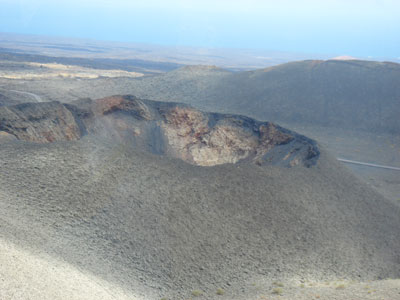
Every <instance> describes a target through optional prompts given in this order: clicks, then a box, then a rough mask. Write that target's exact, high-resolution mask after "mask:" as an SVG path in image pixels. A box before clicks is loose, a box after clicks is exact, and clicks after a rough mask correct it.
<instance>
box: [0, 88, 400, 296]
mask: <svg viewBox="0 0 400 300" xmlns="http://www.w3.org/2000/svg"><path fill="white" fill-rule="evenodd" d="M34 106H35V108H33V107H29V109H28V108H27V107H25V106H22V107H21V106H16V107H12V108H11V109H10V108H7V110H2V111H1V114H0V116H1V117H0V121H1V124H11V121H10V120H11V119H10V118H11V117H10V116H14V119H13V120H14V124H21V126H19V127H18V126H14V127H11V126H4V125H2V126H3V127H2V129H1V130H8V132H9V133H8V134H9V135H13V136H15V137H16V138H18V139H20V140H16V139H14V140H0V143H1V147H0V168H1V173H0V236H1V238H2V239H3V240H6V241H7V242H9V243H14V244H17V245H19V246H20V247H22V248H24V249H27V251H29V252H30V253H33V254H38V255H40V254H41V253H45V254H46V255H51V256H53V257H54V258H55V259H57V260H61V261H64V262H67V263H69V264H71V265H72V266H73V269H80V270H83V271H84V272H89V273H91V274H92V275H94V276H96V277H98V278H101V279H102V280H106V281H108V282H110V283H112V285H115V284H116V285H117V286H119V287H121V288H123V289H125V290H127V291H128V292H129V291H130V293H132V295H137V296H143V298H144V299H157V298H161V297H167V298H171V299H187V298H189V297H190V296H191V291H193V290H202V291H204V293H205V296H207V297H208V298H211V299H213V298H215V291H216V289H217V288H223V289H224V290H225V295H224V296H222V297H221V298H222V299H224V298H225V299H246V295H247V293H248V292H249V286H251V283H254V282H260V283H264V282H268V281H269V282H271V281H274V280H277V279H282V278H283V279H292V278H294V279H301V278H306V279H313V280H325V279H333V278H343V277H345V278H352V279H359V278H362V279H372V278H384V277H398V276H399V275H400V253H399V251H398V249H400V218H399V216H400V209H399V208H398V207H397V206H394V205H393V204H391V203H390V202H389V201H387V200H386V199H384V198H383V197H382V196H380V195H379V194H377V193H376V192H375V191H373V190H372V189H370V188H369V187H368V186H366V185H365V184H364V183H362V182H360V181H359V180H357V179H356V178H355V177H354V176H353V175H351V174H350V173H349V172H348V171H347V169H345V168H344V167H343V166H341V165H340V164H339V163H338V162H337V161H336V160H335V159H332V158H331V157H330V156H329V155H328V154H326V153H325V152H324V151H321V153H319V149H318V148H317V146H316V145H315V143H313V142H312V141H310V140H309V139H307V138H305V137H302V136H299V135H296V134H295V133H293V132H290V131H287V130H284V129H282V128H280V127H278V126H276V125H273V124H271V123H261V122H257V121H254V120H251V119H248V118H244V117H239V116H226V115H219V114H205V113H201V112H199V111H197V110H194V109H192V108H190V107H187V106H182V105H178V104H175V103H159V102H151V101H144V100H139V99H136V98H134V97H120V96H116V97H110V98H106V99H99V100H95V101H92V100H82V101H80V102H78V103H75V104H70V105H62V104H60V103H38V104H34ZM36 106H37V107H36ZM22 111H23V112H24V114H22ZM44 111H47V112H48V113H47V114H43V112H44ZM21 114H22V115H21ZM33 116H35V117H33ZM71 116H72V117H71ZM6 117H7V118H8V119H7V120H8V121H7V123H6V122H4V120H5V118H6ZM49 124H53V125H52V126H54V128H55V129H54V132H55V133H58V134H57V135H56V134H54V135H52V138H51V139H46V138H45V139H37V138H38V136H40V133H41V132H42V130H43V129H44V128H47V127H49V126H50V125H49ZM65 124H67V125H66V126H67V127H68V126H72V125H74V128H76V131H74V132H75V134H76V136H75V135H74V137H73V138H68V137H71V136H69V135H65V131H62V130H61V129H60V128H64V126H65ZM27 125H29V126H30V127H29V126H27ZM24 128H26V130H24ZM49 128H52V127H51V126H50V127H49ZM227 128H229V130H228V131H227ZM260 128H266V129H265V131H264V129H260ZM11 129H12V130H14V131H11ZM28 129H29V130H28ZM189 129H190V130H189ZM28 131H29V132H32V135H31V136H32V137H34V138H35V139H33V141H34V142H32V141H29V139H27V138H25V137H26V136H25V134H26V132H28ZM23 133H24V134H23ZM155 133H158V138H157V135H156V134H155ZM228 133H229V134H228ZM199 139H200V142H198V141H199ZM221 144H222V145H223V146H222V147H221V148H218V147H220V145H221ZM243 145H250V146H251V147H253V148H252V150H251V151H249V152H248V153H247V156H246V157H245V158H243V155H244V154H245V153H246V149H245V148H243V147H244V146H243ZM192 147H194V148H192ZM246 147H247V146H246ZM287 147H289V148H287ZM302 147H303V148H302ZM203 148H206V149H203ZM190 149H194V150H193V151H192V150H190ZM202 149H203V150H202ZM243 149H244V150H243ZM279 149H281V150H282V153H281V156H279V155H278V154H279V151H281V150H279ZM299 149H300V150H299ZM227 150H229V151H228V152H226V151H227ZM266 150H268V151H267V152H266V154H264V152H263V151H266ZM311 150H312V151H311ZM157 151H158V152H157ZM202 151H205V152H202ZM258 151H260V153H262V155H261V156H260V157H261V161H260V163H258V159H260V157H258V156H257V153H258ZM293 151H294V152H293ZM302 151H306V152H302ZM307 151H311V152H307ZM315 151H318V154H319V155H316V156H315V153H314V152H315ZM155 153H156V154H155ZM199 153H203V155H200V154H199ZM204 153H205V154H204ZM270 153H274V156H273V157H275V158H276V159H277V160H275V161H274V159H272V161H271V162H269V160H270V159H267V158H268V155H269V154H270ZM295 153H297V154H295ZM301 153H303V154H301ZM305 153H311V154H313V155H311V156H309V155H305ZM159 154H167V155H159ZM221 154H222V155H221ZM299 154H301V155H300V156H298V160H297V161H298V162H299V163H298V164H297V167H295V168H282V167H280V166H282V165H283V166H291V164H290V163H288V162H292V161H294V159H295V158H294V157H292V158H290V156H291V155H293V156H296V155H299ZM287 155H289V158H287V159H286V160H285V157H286V156H287ZM209 157H213V160H212V164H214V166H209V167H203V166H200V165H202V164H203V163H201V162H207V163H204V164H203V165H210V163H209V162H210V160H207V159H208V158H209ZM225 157H230V159H229V162H235V161H236V159H238V160H237V163H236V164H232V163H229V164H225V163H224V162H227V161H226V160H225ZM198 158H201V159H200V160H198ZM204 158H205V160H204ZM215 158H218V160H219V161H218V163H216V160H215ZM233 158H235V159H233ZM278 158H279V159H278ZM264 159H265V160H264ZM188 162H189V163H188ZM260 164H261V166H259V165H260ZM271 164H272V165H271ZM276 165H277V166H276ZM306 166H310V167H308V168H307V167H306ZM0 242H1V240H0ZM0 255H1V253H0ZM12 274H14V273H12ZM12 274H11V275H9V276H5V277H4V278H6V280H4V281H0V290H1V289H3V290H5V289H9V287H10V286H21V284H22V285H24V284H30V283H31V281H30V280H31V279H29V277H28V278H27V279H26V281H24V282H21V284H19V283H18V280H20V278H19V277H16V276H15V275H12ZM85 278H86V277H85ZM9 281H12V282H13V283H14V284H8V282H9ZM15 282H16V283H17V284H15ZM32 282H34V281H33V280H32ZM12 292H13V291H11V292H10V293H9V294H12ZM40 292H42V293H43V295H45V294H46V292H47V291H46V290H43V291H39V294H40ZM94 297H95V296H94ZM43 298H46V297H43ZM47 298H48V297H47ZM38 299H40V297H39V298H38Z"/></svg>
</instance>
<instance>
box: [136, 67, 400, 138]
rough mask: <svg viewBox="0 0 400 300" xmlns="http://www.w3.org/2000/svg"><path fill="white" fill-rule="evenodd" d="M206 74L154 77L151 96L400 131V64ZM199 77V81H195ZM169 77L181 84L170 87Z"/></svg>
mask: <svg viewBox="0 0 400 300" xmlns="http://www.w3.org/2000/svg"><path fill="white" fill-rule="evenodd" d="M192 68H193V67H192ZM201 73H204V71H201V69H199V70H198V71H197V72H194V71H192V72H188V70H185V69H183V70H178V71H174V72H172V73H170V74H169V75H168V74H166V75H162V76H159V77H155V78H153V82H152V84H151V85H149V87H150V86H151V87H152V90H151V91H150V92H149V94H148V95H147V96H148V97H150V98H152V99H160V98H161V97H163V98H164V99H170V100H173V99H181V100H182V101H184V102H187V103H191V104H192V105H196V106H200V107H202V108H209V109H218V110H221V111H233V112H239V113H243V114H247V115H251V116H255V117H257V118H260V119H267V120H273V121H281V122H296V123H304V124H312V125H323V126H332V127H342V128H352V129H367V130H374V131H386V132H396V133H399V132H400V118H399V115H400V65H399V64H395V63H380V62H367V61H337V60H328V61H301V62H293V63H288V64H284V65H279V66H276V67H271V68H268V69H264V70H256V71H251V72H241V73H231V74H228V73H224V74H223V75H224V76H217V74H216V72H213V73H211V72H209V71H207V72H206V74H207V76H208V79H209V80H208V82H206V81H205V80H204V76H201V75H199V74H201ZM173 74H177V75H175V77H176V80H173V79H172V78H171V76H172V75H173ZM178 74H179V75H178ZM185 75H186V78H185V79H181V78H180V77H184V76H185ZM197 77H199V79H200V80H199V82H201V85H200V86H199V84H193V83H192V82H196V78H197ZM167 78H168V80H167ZM151 80H152V79H151V78H146V79H143V80H138V82H139V84H138V86H139V87H140V86H141V84H140V83H144V84H146V83H147V82H150V81H151ZM168 81H172V82H175V83H176V84H173V85H171V89H168V85H165V84H164V82H168ZM160 90H162V93H160V94H159V93H158V91H160Z"/></svg>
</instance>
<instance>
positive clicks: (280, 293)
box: [272, 287, 283, 295]
mask: <svg viewBox="0 0 400 300" xmlns="http://www.w3.org/2000/svg"><path fill="white" fill-rule="evenodd" d="M272 294H275V295H282V294H283V289H282V288H280V287H278V288H274V289H273V290H272Z"/></svg>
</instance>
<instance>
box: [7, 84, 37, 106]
mask: <svg viewBox="0 0 400 300" xmlns="http://www.w3.org/2000/svg"><path fill="white" fill-rule="evenodd" d="M0 89H2V90H4V91H7V92H13V93H18V94H24V95H28V96H31V97H32V98H33V99H35V101H36V102H44V100H43V99H42V98H41V97H40V96H39V95H36V94H34V93H30V92H24V91H17V90H7V89H5V88H3V87H0Z"/></svg>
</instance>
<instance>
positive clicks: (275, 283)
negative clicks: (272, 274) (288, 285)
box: [273, 281, 284, 287]
mask: <svg viewBox="0 0 400 300" xmlns="http://www.w3.org/2000/svg"><path fill="white" fill-rule="evenodd" d="M273 284H274V285H276V286H279V287H283V286H284V284H283V283H282V282H277V281H275V282H274V283H273Z"/></svg>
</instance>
